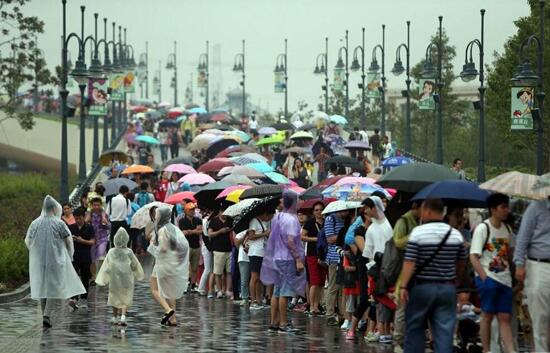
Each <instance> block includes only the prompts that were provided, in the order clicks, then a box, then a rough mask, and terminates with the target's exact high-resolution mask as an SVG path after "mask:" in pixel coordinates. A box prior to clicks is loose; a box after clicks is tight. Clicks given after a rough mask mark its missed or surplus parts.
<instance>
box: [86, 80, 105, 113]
mask: <svg viewBox="0 0 550 353" xmlns="http://www.w3.org/2000/svg"><path fill="white" fill-rule="evenodd" d="M108 87H109V81H107V79H105V78H90V79H89V80H88V99H89V103H90V108H89V109H88V115H100V116H104V115H107V89H108Z"/></svg>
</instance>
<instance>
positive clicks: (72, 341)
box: [0, 258, 393, 353]
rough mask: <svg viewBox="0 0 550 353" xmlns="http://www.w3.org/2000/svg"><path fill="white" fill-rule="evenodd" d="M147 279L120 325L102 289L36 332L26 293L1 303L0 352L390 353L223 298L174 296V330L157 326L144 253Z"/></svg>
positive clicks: (300, 317) (321, 322) (312, 322)
mask: <svg viewBox="0 0 550 353" xmlns="http://www.w3.org/2000/svg"><path fill="white" fill-rule="evenodd" d="M142 262H143V263H144V268H145V271H146V275H147V280H146V281H142V282H138V283H137V284H136V291H135V297H134V305H133V306H132V307H131V308H130V310H129V314H128V326H127V327H126V328H125V329H121V328H120V327H116V326H112V325H111V324H110V323H109V319H110V318H111V310H110V308H109V307H108V306H107V291H108V290H107V288H102V287H95V288H93V289H91V291H90V297H89V307H88V310H84V309H79V310H77V311H75V312H69V310H68V308H67V306H64V307H63V308H61V309H60V310H59V312H58V316H57V317H55V318H54V320H53V325H54V326H53V327H52V328H51V329H48V330H43V329H42V325H41V316H40V308H39V305H38V304H37V302H36V301H33V300H31V299H30V298H25V299H23V300H20V301H18V302H15V303H11V304H3V305H0V317H1V319H0V352H2V353H12V352H48V353H50V352H151V351H154V352H172V351H195V352H258V351H263V352H336V351H343V352H377V353H390V352H392V351H393V350H392V347H391V345H383V344H371V343H369V344H368V345H367V344H366V343H365V342H364V341H363V340H357V341H356V342H351V341H346V340H345V337H344V331H342V330H340V329H339V328H335V327H330V326H327V325H326V322H325V319H324V318H308V317H307V316H306V315H305V314H303V313H291V314H289V315H290V317H291V318H292V323H293V324H294V326H295V327H296V328H299V329H300V330H301V331H302V332H301V334H291V335H289V334H269V333H268V332H267V324H268V322H269V310H268V309H266V310H261V311H253V312H250V310H248V309H247V308H241V307H240V306H238V305H236V304H234V303H233V301H231V300H228V299H207V298H206V297H199V296H198V295H197V294H193V295H187V296H185V297H184V298H182V299H180V300H179V301H178V307H177V318H178V321H179V326H178V327H162V326H161V325H160V319H161V317H162V310H161V309H160V307H159V305H157V304H156V302H155V301H154V299H153V298H152V296H151V294H150V290H149V282H148V277H149V276H148V275H149V274H148V273H147V272H149V273H150V271H151V266H150V258H145V259H144V260H142Z"/></svg>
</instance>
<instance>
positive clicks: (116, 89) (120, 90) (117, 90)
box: [109, 73, 124, 102]
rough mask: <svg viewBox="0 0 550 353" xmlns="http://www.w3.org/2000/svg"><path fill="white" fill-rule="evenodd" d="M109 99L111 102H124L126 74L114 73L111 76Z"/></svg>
mask: <svg viewBox="0 0 550 353" xmlns="http://www.w3.org/2000/svg"><path fill="white" fill-rule="evenodd" d="M109 88H110V89H111V92H110V93H109V99H110V100H111V101H116V102H122V101H123V100H124V74H123V73H114V74H112V75H110V76H109Z"/></svg>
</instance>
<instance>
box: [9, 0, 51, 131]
mask: <svg viewBox="0 0 550 353" xmlns="http://www.w3.org/2000/svg"><path fill="white" fill-rule="evenodd" d="M29 1H30V0H0V31H1V33H2V37H3V38H11V39H8V40H5V41H3V42H0V50H2V49H4V50H6V49H8V48H9V50H10V55H3V56H2V57H0V91H2V93H3V94H4V95H5V97H3V99H2V100H1V101H0V111H2V112H3V113H4V116H3V117H2V118H0V123H2V122H3V121H5V120H7V119H16V120H17V121H18V122H19V125H20V126H21V128H23V129H24V130H30V129H32V127H33V126H34V120H33V116H32V113H31V112H21V111H18V107H19V106H20V103H21V98H20V97H18V96H17V90H18V89H19V88H20V87H21V86H22V85H23V84H25V83H32V84H34V85H35V89H37V88H38V86H39V85H46V84H50V83H53V82H54V80H55V79H54V78H53V77H52V76H51V75H50V72H49V70H48V69H46V62H45V61H44V58H43V57H42V56H41V55H40V51H39V49H38V48H37V46H36V34H38V33H43V32H44V22H43V21H41V20H40V19H39V18H38V17H34V16H25V15H24V14H23V12H22V10H21V7H23V6H25V4H26V3H27V2H29Z"/></svg>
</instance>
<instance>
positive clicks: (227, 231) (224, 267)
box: [208, 211, 232, 299]
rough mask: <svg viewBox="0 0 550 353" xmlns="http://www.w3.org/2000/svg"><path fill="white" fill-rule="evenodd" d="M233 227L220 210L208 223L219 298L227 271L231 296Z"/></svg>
mask: <svg viewBox="0 0 550 353" xmlns="http://www.w3.org/2000/svg"><path fill="white" fill-rule="evenodd" d="M231 232H232V230H231V228H230V227H229V226H228V222H227V218H226V216H224V215H223V211H220V212H219V213H218V215H217V216H215V217H214V218H212V219H211V220H210V222H209V224H208V238H209V239H210V246H211V247H212V252H213V255H214V271H213V272H214V276H215V279H216V287H217V288H218V294H217V298H218V299H222V298H223V296H224V293H223V284H222V278H223V275H224V271H225V283H226V293H225V295H226V296H231V293H230V291H229V288H231V251H232V247H231Z"/></svg>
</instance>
